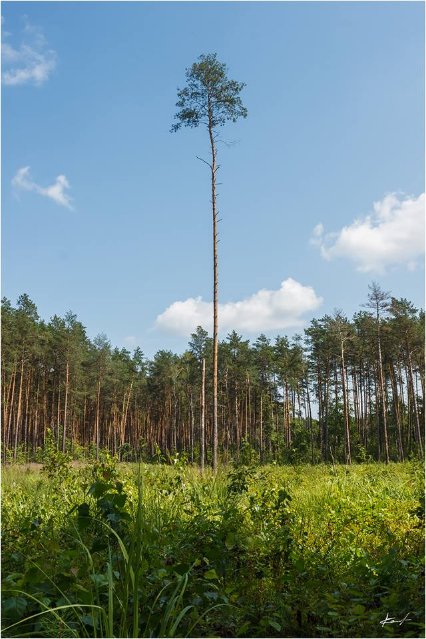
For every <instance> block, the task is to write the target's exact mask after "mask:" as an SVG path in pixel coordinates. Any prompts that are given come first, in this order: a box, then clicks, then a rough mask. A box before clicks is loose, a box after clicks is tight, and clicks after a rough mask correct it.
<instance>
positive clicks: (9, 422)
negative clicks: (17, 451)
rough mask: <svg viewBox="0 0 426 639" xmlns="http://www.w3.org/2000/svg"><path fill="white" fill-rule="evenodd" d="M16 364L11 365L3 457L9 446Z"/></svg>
mask: <svg viewBox="0 0 426 639" xmlns="http://www.w3.org/2000/svg"><path fill="white" fill-rule="evenodd" d="M16 368H17V364H16V363H15V365H14V367H13V376H12V381H11V389H10V395H9V401H8V412H7V419H5V422H4V427H5V428H6V433H5V439H4V444H3V445H4V459H6V450H7V449H8V448H9V438H10V430H11V426H12V413H13V399H14V397H15V384H16V373H17V370H16Z"/></svg>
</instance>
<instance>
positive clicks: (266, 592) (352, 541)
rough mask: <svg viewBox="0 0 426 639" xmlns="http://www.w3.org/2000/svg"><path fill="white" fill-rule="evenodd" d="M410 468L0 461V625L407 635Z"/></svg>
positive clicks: (90, 630) (419, 597)
mask: <svg viewBox="0 0 426 639" xmlns="http://www.w3.org/2000/svg"><path fill="white" fill-rule="evenodd" d="M423 473H424V471H423V466H422V465H421V464H419V463H418V462H406V463H403V464H389V465H382V464H360V465H354V466H351V467H345V466H335V467H333V466H325V465H324V466H314V467H312V466H286V467H280V466H263V467H245V466H242V467H235V468H234V467H226V468H225V467H222V468H220V469H219V471H218V473H217V474H216V475H214V474H213V473H212V472H211V470H209V469H207V470H206V471H205V472H204V473H203V474H201V473H200V471H199V470H198V469H197V468H195V467H191V466H184V465H183V464H178V465H176V466H173V467H172V466H166V465H162V466H154V465H141V466H137V465H131V464H120V465H117V464H116V463H115V462H114V460H111V459H110V458H106V459H104V460H103V461H102V462H100V463H98V464H94V465H93V464H92V465H87V466H84V467H78V468H69V467H63V466H61V467H60V468H58V469H57V470H55V467H54V465H50V466H49V473H48V474H46V472H40V471H39V470H30V471H28V472H27V471H26V470H25V469H23V468H16V467H6V468H4V470H3V478H2V481H3V502H2V528H3V565H2V568H3V570H2V573H3V583H2V585H3V615H2V624H3V628H4V631H3V636H6V637H7V636H19V637H23V636H33V637H58V636H64V637H65V636H70V637H71V636H72V637H80V636H82V637H83V636H85V637H106V636H108V637H112V636H115V637H143V636H146V637H147V636H153V637H156V636H158V637H163V636H164V637H173V636H193V637H194V636H198V637H215V636H217V637H252V636H253V637H299V636H300V637H389V636H390V637H393V636H395V637H396V636H400V637H421V636H423V635H424V630H423V628H424V625H423V624H424V610H423V575H424V560H423V556H424V550H423V548H424V546H423V527H424V506H423V500H422V498H421V495H422V494H423V479H424V474H423ZM40 613H42V614H40ZM407 613H409V614H408V618H409V619H410V620H408V619H407V620H406V621H405V622H404V623H402V624H397V623H395V624H386V625H384V626H383V625H382V624H381V623H380V622H381V621H382V620H384V619H385V618H386V615H387V614H389V615H390V616H391V617H394V618H395V619H397V620H402V619H403V618H404V617H405V615H406V614H407ZM35 615H36V616H35Z"/></svg>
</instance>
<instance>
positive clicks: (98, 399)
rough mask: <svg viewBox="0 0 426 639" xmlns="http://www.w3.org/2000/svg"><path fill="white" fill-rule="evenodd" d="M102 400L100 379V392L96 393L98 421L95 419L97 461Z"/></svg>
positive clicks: (99, 381)
mask: <svg viewBox="0 0 426 639" xmlns="http://www.w3.org/2000/svg"><path fill="white" fill-rule="evenodd" d="M100 398H101V379H100V378H99V380H98V391H97V393H96V419H95V445H96V459H99V444H100V432H99V411H100Z"/></svg>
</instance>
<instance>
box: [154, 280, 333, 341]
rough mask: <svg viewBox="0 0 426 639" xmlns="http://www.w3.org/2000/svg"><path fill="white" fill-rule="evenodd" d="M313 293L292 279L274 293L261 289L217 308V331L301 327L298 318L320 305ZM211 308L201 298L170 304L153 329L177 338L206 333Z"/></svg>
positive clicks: (255, 330) (210, 325) (284, 282)
mask: <svg viewBox="0 0 426 639" xmlns="http://www.w3.org/2000/svg"><path fill="white" fill-rule="evenodd" d="M322 301H323V300H322V298H321V297H318V296H317V295H316V293H315V291H314V289H313V288H312V287H310V286H303V285H302V284H299V282H296V281H295V280H293V279H292V278H290V277H289V278H288V279H286V280H284V281H283V282H282V283H281V287H280V288H279V289H278V290H275V291H269V290H266V289H262V290H260V291H258V292H257V293H254V295H252V296H251V297H248V298H247V299H244V300H241V301H240V302H228V303H226V304H219V310H218V317H219V330H221V331H227V330H233V329H235V330H237V331H243V332H248V333H255V332H261V331H269V330H284V329H289V328H297V327H299V326H303V324H304V320H303V319H302V315H303V314H304V313H308V312H311V311H313V310H315V309H316V308H318V306H320V304H321V303H322ZM212 318H213V304H212V303H211V302H204V301H203V300H202V299H201V297H197V298H193V297H191V298H189V299H187V300H185V301H183V302H174V303H173V304H171V305H170V306H169V307H168V308H167V309H166V310H165V311H164V313H161V315H159V316H158V317H157V319H156V326H157V328H160V329H165V330H167V331H171V332H174V333H177V334H180V335H190V333H192V332H194V330H195V329H196V328H197V326H202V327H203V328H205V329H207V330H210V331H211V329H212V324H213V319H212Z"/></svg>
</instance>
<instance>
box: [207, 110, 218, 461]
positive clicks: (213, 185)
mask: <svg viewBox="0 0 426 639" xmlns="http://www.w3.org/2000/svg"><path fill="white" fill-rule="evenodd" d="M209 137H210V147H211V156H212V163H211V190H212V215H213V470H216V469H217V455H218V419H217V409H218V402H217V386H218V385H217V360H218V317H217V315H218V308H217V307H218V270H217V210H216V172H217V166H216V145H215V142H214V135H213V124H212V114H211V111H210V105H209Z"/></svg>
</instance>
